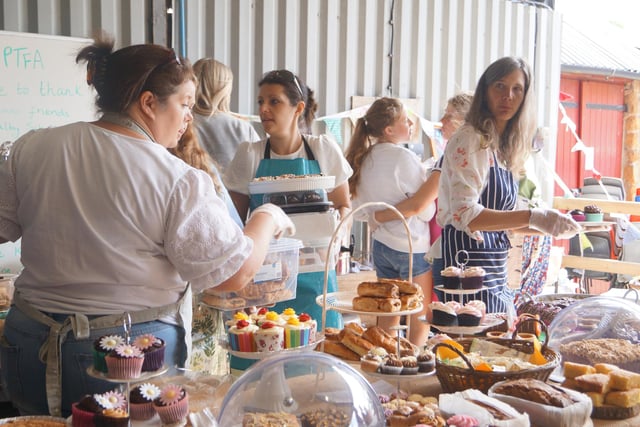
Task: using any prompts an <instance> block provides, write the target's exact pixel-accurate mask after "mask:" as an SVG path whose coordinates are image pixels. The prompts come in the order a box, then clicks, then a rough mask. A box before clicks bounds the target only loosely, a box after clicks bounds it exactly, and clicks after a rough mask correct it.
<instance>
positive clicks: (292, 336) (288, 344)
mask: <svg viewBox="0 0 640 427" xmlns="http://www.w3.org/2000/svg"><path fill="white" fill-rule="evenodd" d="M310 332H311V329H310V328H309V326H308V325H305V324H304V323H302V322H301V321H300V320H299V319H298V316H293V317H290V318H289V320H287V324H286V325H284V347H285V348H294V347H303V346H306V345H309V335H310Z"/></svg>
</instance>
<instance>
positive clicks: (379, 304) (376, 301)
mask: <svg viewBox="0 0 640 427" xmlns="http://www.w3.org/2000/svg"><path fill="white" fill-rule="evenodd" d="M401 307H402V302H401V301H400V299H399V298H374V297H362V296H358V297H355V298H353V309H354V310H358V311H367V312H378V313H393V312H396V311H400V308H401Z"/></svg>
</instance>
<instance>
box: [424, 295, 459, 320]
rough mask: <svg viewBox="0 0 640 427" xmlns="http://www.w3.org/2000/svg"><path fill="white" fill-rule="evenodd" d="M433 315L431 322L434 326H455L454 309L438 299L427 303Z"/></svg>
mask: <svg viewBox="0 0 640 427" xmlns="http://www.w3.org/2000/svg"><path fill="white" fill-rule="evenodd" d="M429 307H430V308H431V313H432V315H433V317H432V319H431V323H433V325H435V326H455V325H457V324H458V316H457V315H456V311H455V310H454V309H453V308H451V307H450V306H448V305H446V304H443V303H441V302H439V301H436V302H432V303H431V304H429Z"/></svg>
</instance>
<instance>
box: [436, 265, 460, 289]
mask: <svg viewBox="0 0 640 427" xmlns="http://www.w3.org/2000/svg"><path fill="white" fill-rule="evenodd" d="M440 275H441V276H442V283H443V285H444V287H445V289H459V288H460V277H461V276H462V270H461V269H459V268H458V267H454V266H453V265H450V266H449V267H447V268H445V269H444V270H442V271H441V272H440Z"/></svg>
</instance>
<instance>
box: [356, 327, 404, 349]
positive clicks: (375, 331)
mask: <svg viewBox="0 0 640 427" xmlns="http://www.w3.org/2000/svg"><path fill="white" fill-rule="evenodd" d="M362 338H364V339H366V340H367V341H369V342H371V343H373V345H375V346H376V347H382V348H384V349H385V350H387V351H388V352H389V353H394V354H395V352H396V350H397V345H396V341H395V340H394V339H393V338H391V335H389V334H387V332H386V331H385V330H384V329H382V328H380V327H378V326H371V327H369V328H367V330H366V331H364V333H363V334H362Z"/></svg>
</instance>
